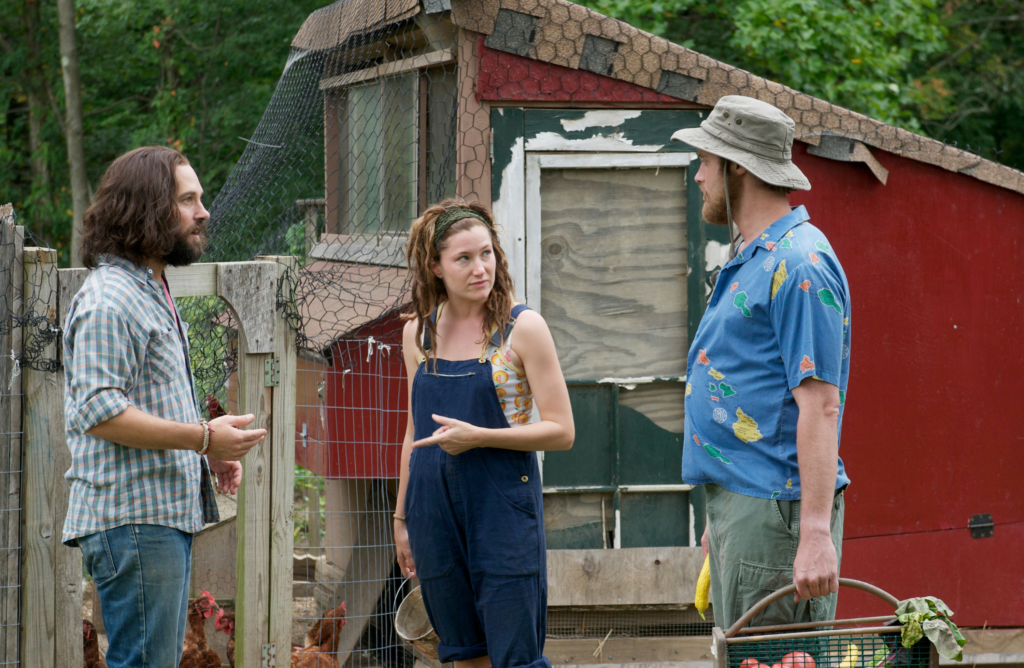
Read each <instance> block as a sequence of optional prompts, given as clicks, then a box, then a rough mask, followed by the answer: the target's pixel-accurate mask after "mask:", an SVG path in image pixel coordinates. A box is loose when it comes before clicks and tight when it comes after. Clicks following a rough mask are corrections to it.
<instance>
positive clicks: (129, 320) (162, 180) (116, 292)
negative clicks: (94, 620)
mask: <svg viewBox="0 0 1024 668" xmlns="http://www.w3.org/2000/svg"><path fill="white" fill-rule="evenodd" d="M202 194H203V189H202V186H200V184H199V178H198V177H197V176H196V173H195V171H194V170H193V169H192V167H191V166H190V165H189V163H188V160H187V159H186V158H185V156H183V155H182V154H181V153H178V152H177V151H174V150H172V149H169V148H163V147H147V148H140V149H136V150H134V151H131V152H129V153H126V154H125V155H123V156H121V157H120V158H118V159H117V160H115V161H114V162H113V163H112V164H111V165H110V167H109V168H108V169H107V171H106V173H105V174H104V175H103V179H102V181H101V182H100V187H99V190H98V191H97V192H96V198H95V201H94V203H93V205H92V206H91V207H89V210H88V211H86V213H85V220H84V234H83V248H82V260H83V261H84V262H85V264H86V266H87V267H90V268H92V269H93V271H92V272H91V273H90V274H89V276H88V278H86V280H85V284H84V285H83V286H82V289H81V290H80V291H79V293H78V294H77V295H76V296H75V298H74V299H73V300H72V302H71V306H70V309H69V312H68V318H67V325H66V326H65V330H64V364H65V369H66V387H65V402H64V413H65V420H66V424H67V440H68V445H69V447H70V448H71V455H72V464H71V469H70V470H69V471H68V472H67V474H66V476H65V477H66V479H67V481H68V483H69V484H70V486H71V499H70V504H69V508H68V514H67V519H66V521H65V523H64V535H63V540H64V543H65V544H66V545H70V546H75V545H77V546H78V547H80V548H81V550H82V556H83V557H84V560H85V566H86V569H87V570H88V572H89V575H90V576H91V577H92V578H93V581H94V582H95V583H96V590H97V592H98V593H99V597H100V606H101V608H102V612H103V623H104V626H105V627H106V631H107V639H108V640H109V643H110V647H109V650H108V651H107V665H108V666H110V668H119V667H121V666H136V667H137V666H152V667H154V668H176V667H177V666H178V663H179V661H180V660H181V653H182V646H183V643H184V638H185V629H186V611H187V607H188V592H189V579H190V576H191V564H192V534H194V533H195V532H197V531H199V530H200V529H202V528H203V525H204V524H205V523H208V522H215V521H217V520H218V519H219V516H218V514H217V505H216V500H215V498H214V489H213V481H212V476H211V471H212V472H213V473H216V474H217V480H218V483H219V486H220V489H221V491H223V492H226V493H234V492H235V491H236V490H237V489H238V485H239V483H240V482H241V478H242V466H241V464H240V463H239V461H238V460H240V459H241V458H242V457H244V456H245V454H246V453H247V452H248V451H249V450H250V449H251V448H252V447H253V446H254V445H256V444H257V443H259V442H260V441H262V440H263V437H264V436H265V435H266V430H264V429H253V430H247V431H243V430H242V429H240V427H244V426H246V425H248V424H250V423H251V422H252V421H253V419H254V418H253V416H252V415H244V416H232V415H225V416H223V417H220V418H217V419H216V420H213V421H211V422H209V423H207V422H206V421H205V420H201V419H200V416H199V407H198V402H197V401H196V395H195V390H194V387H193V383H192V371H191V368H190V362H189V349H188V323H187V322H185V321H183V320H181V319H180V318H179V317H178V309H177V307H176V306H175V304H174V300H173V299H171V293H170V288H169V286H168V284H167V279H166V277H165V276H164V268H165V267H166V266H167V265H168V264H169V265H171V266H176V267H180V266H185V265H188V264H191V263H193V262H195V261H197V260H198V259H199V257H200V256H201V255H202V254H203V247H204V244H205V238H204V234H205V231H206V222H207V220H208V219H209V217H210V215H209V213H208V212H207V211H206V209H205V208H204V207H203V204H202V199H201V198H202Z"/></svg>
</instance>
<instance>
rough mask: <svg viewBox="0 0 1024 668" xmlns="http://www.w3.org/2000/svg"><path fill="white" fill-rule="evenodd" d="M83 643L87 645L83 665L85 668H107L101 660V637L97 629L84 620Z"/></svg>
mask: <svg viewBox="0 0 1024 668" xmlns="http://www.w3.org/2000/svg"><path fill="white" fill-rule="evenodd" d="M82 642H83V643H85V651H84V653H83V662H82V665H83V666H84V668H107V664H105V663H103V659H102V658H100V637H99V636H98V635H97V634H96V627H95V626H93V624H92V622H90V621H89V620H88V619H83V620H82Z"/></svg>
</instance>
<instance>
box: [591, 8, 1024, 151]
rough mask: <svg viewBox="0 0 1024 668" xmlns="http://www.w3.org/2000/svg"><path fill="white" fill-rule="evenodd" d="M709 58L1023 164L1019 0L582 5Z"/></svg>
mask: <svg viewBox="0 0 1024 668" xmlns="http://www.w3.org/2000/svg"><path fill="white" fill-rule="evenodd" d="M580 1H581V2H582V4H585V5H587V6H589V7H592V8H594V9H595V10H597V11H599V12H601V13H603V14H606V15H608V16H614V17H616V18H619V19H622V20H624V21H628V22H629V23H631V24H632V25H635V26H636V27H638V28H641V29H642V30H646V31H649V32H651V33H654V34H656V35H659V36H662V37H665V38H666V39H669V40H671V41H673V42H676V43H677V44H681V45H683V46H686V47H688V48H691V49H695V50H697V51H699V52H701V53H704V54H706V55H708V56H711V57H712V58H716V59H718V60H721V61H724V62H726V63H729V64H731V65H736V66H737V67H741V68H743V69H746V70H748V71H750V72H753V73H755V74H757V75H760V76H764V77H766V78H768V79H771V80H774V81H778V82H780V83H783V84H786V85H788V86H792V87H793V88H796V89H798V90H801V91H803V92H805V93H809V94H811V95H814V96H817V97H821V98H823V99H825V100H828V101H830V102H833V103H835V104H839V105H841V106H844V107H847V108H849V109H853V110H854V111H859V112H861V113H864V114H867V115H868V116H871V117H873V118H877V119H878V120H882V121H885V122H887V123H892V124H894V125H898V126H901V127H905V128H907V129H910V130H913V131H916V132H921V133H923V134H926V135H930V136H932V137H935V138H936V139H940V140H942V141H945V142H947V143H954V144H956V145H957V146H959V147H961V148H967V149H968V150H971V151H973V152H976V153H978V154H980V155H982V156H983V157H986V158H989V159H992V160H997V161H999V162H1002V163H1004V164H1008V165H1011V166H1014V167H1024V30H1021V27H1022V25H1024V0H971V1H965V0H740V1H738V2H733V3H711V2H707V1H706V0H580Z"/></svg>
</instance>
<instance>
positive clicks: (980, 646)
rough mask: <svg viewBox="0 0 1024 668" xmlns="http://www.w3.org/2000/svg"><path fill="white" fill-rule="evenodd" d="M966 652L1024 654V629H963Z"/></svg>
mask: <svg viewBox="0 0 1024 668" xmlns="http://www.w3.org/2000/svg"><path fill="white" fill-rule="evenodd" d="M961 631H962V632H963V634H964V638H966V639H967V645H966V646H965V647H964V654H968V653H970V654H1024V629H961Z"/></svg>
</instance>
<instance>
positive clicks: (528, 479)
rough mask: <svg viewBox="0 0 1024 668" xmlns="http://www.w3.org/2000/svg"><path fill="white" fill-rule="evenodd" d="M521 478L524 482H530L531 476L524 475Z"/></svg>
mask: <svg viewBox="0 0 1024 668" xmlns="http://www.w3.org/2000/svg"><path fill="white" fill-rule="evenodd" d="M520 480H522V481H523V482H530V476H528V475H524V476H523V477H522V478H520Z"/></svg>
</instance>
